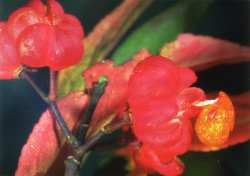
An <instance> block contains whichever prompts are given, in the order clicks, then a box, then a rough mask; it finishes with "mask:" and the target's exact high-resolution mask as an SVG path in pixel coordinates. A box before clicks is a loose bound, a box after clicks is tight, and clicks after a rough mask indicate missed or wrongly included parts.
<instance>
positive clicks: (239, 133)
mask: <svg viewBox="0 0 250 176" xmlns="http://www.w3.org/2000/svg"><path fill="white" fill-rule="evenodd" d="M249 100H250V92H247V93H243V94H241V95H238V96H232V101H233V105H234V107H235V113H236V124H235V127H234V130H233V131H232V133H231V135H230V137H229V140H228V141H227V142H226V143H225V144H224V145H223V146H221V147H210V146H207V145H204V144H201V143H200V142H199V140H198V139H197V138H194V140H193V144H192V147H191V150H193V151H203V152H208V151H214V150H220V149H223V148H227V147H229V146H232V145H236V144H239V143H243V142H246V141H248V140H249V139H250V101H249Z"/></svg>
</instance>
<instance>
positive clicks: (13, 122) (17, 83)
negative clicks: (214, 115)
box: [0, 0, 250, 176]
mask: <svg viewBox="0 0 250 176" xmlns="http://www.w3.org/2000/svg"><path fill="white" fill-rule="evenodd" d="M60 2H61V3H62V5H63V7H64V8H65V11H67V12H70V13H72V14H74V15H76V16H77V17H78V18H79V19H80V20H81V22H82V24H84V28H85V32H86V34H88V33H89V32H90V31H91V29H93V27H94V25H95V24H96V23H97V22H98V21H99V20H100V19H101V18H102V17H103V16H105V15H106V14H107V13H108V12H110V11H111V10H112V9H113V8H114V7H116V6H117V5H118V4H119V3H120V2H121V0H106V1H104V0H102V1H100V0H71V1H69V0H61V1H60ZM204 2H206V0H197V5H200V4H201V3H204ZM25 3H27V0H0V20H1V21H2V20H6V19H7V17H8V16H9V14H10V13H11V12H12V11H13V10H15V9H16V8H18V7H20V6H22V5H23V4H25ZM175 3H176V1H174V0H155V2H154V3H153V4H152V6H150V7H149V8H148V9H147V10H146V11H145V13H144V14H143V15H142V16H141V17H140V18H139V20H138V22H136V24H135V25H133V26H132V28H131V29H130V30H129V32H128V33H127V34H126V36H128V35H129V34H130V33H132V32H133V31H134V30H135V29H137V28H138V27H139V26H140V25H141V24H143V23H145V22H146V21H148V20H149V19H150V18H151V17H153V16H155V15H157V14H159V13H161V12H163V11H165V10H166V9H167V8H169V7H170V6H172V5H174V4H175ZM249 20H250V1H248V0H214V2H213V3H212V4H211V5H210V6H209V8H208V9H207V11H206V12H205V14H204V15H203V16H202V17H201V18H200V21H199V22H198V23H197V24H196V25H195V27H193V28H192V29H189V30H188V31H186V32H192V33H195V34H204V35H210V36H214V37H218V38H221V39H225V40H229V41H233V42H237V43H240V44H242V45H248V46H249V45H250V23H249ZM166 32H167V31H166ZM126 36H125V37H124V38H126ZM122 41H123V40H122ZM122 41H121V42H120V44H122ZM47 76H48V71H47V70H46V69H42V70H41V71H39V72H38V73H35V74H34V78H35V80H36V81H37V82H38V84H39V85H40V86H41V87H42V88H43V89H44V90H48V78H47ZM215 76H216V77H215ZM198 77H199V81H198V83H197V86H199V87H202V88H203V89H205V90H206V91H219V90H225V91H226V92H229V93H231V94H237V93H240V92H243V91H246V90H249V89H250V64H249V63H242V64H236V65H223V66H218V67H214V68H212V69H209V70H206V71H203V72H199V73H198ZM45 108H46V105H45V104H44V103H43V102H42V101H41V99H40V98H39V97H38V96H37V95H36V93H35V92H34V91H33V90H32V89H31V88H30V86H29V85H28V84H27V83H26V82H25V81H22V80H11V81H0V176H9V175H13V174H14V171H15V168H16V164H17V161H18V156H19V154H20V151H21V148H22V146H23V145H24V144H25V142H26V140H27V137H28V135H29V133H30V132H31V130H32V128H33V125H34V124H35V123H36V122H37V120H38V118H39V116H40V114H41V113H42V112H43V111H44V110H45ZM98 157H100V156H97V157H96V158H98ZM96 158H91V159H92V161H96V160H97V159H96ZM182 158H183V160H184V162H185V163H186V166H187V170H186V173H185V174H184V176H188V175H190V176H191V175H192V176H196V175H197V176H198V175H200V174H201V173H202V175H207V176H219V175H220V176H249V175H250V142H248V143H244V144H241V145H237V146H234V147H231V148H228V149H226V150H223V151H220V152H211V153H188V154H186V155H184V156H183V157H182ZM92 163H93V162H92ZM102 163H104V164H97V165H98V169H96V168H95V167H93V166H86V167H89V170H88V172H85V174H84V175H85V176H87V175H89V176H90V175H96V176H98V175H125V174H126V173H127V172H126V168H125V167H124V165H125V160H123V159H121V158H113V159H110V160H109V161H108V162H107V161H106V162H102ZM105 163H106V164H105ZM107 163H109V164H107ZM94 170H95V171H94Z"/></svg>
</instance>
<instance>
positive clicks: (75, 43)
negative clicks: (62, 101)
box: [0, 0, 84, 79]
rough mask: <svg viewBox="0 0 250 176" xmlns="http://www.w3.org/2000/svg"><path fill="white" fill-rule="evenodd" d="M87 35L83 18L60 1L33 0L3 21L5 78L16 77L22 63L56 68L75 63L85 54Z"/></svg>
mask: <svg viewBox="0 0 250 176" xmlns="http://www.w3.org/2000/svg"><path fill="white" fill-rule="evenodd" d="M83 37H84V33H83V29H82V26H81V24H80V22H79V21H78V20H77V18H76V17H74V16H72V15H70V14H67V13H64V11H63V8H62V7H61V5H60V4H59V3H58V2H57V1H55V0H49V1H48V4H47V5H44V4H43V3H42V2H41V1H40V0H32V1H30V2H29V3H28V4H27V5H26V6H24V7H22V8H20V9H17V10H16V11H15V12H13V13H12V14H11V15H10V17H9V18H8V21H7V22H2V23H1V25H0V38H1V39H0V40H1V41H0V42H1V43H0V44H1V45H0V46H1V48H0V63H1V65H0V67H1V78H2V79H10V78H15V77H16V76H17V75H16V74H17V73H16V70H18V68H19V67H20V66H21V65H25V66H28V67H32V68H39V67H45V66H48V67H49V68H50V69H52V70H61V69H64V68H66V67H69V66H71V65H74V64H76V63H78V62H79V61H80V59H81V56H82V55H83V43H82V39H83Z"/></svg>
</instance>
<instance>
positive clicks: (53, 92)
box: [49, 70, 57, 101]
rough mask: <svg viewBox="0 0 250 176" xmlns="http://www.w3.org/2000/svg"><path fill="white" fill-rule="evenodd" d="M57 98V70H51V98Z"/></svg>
mask: <svg viewBox="0 0 250 176" xmlns="http://www.w3.org/2000/svg"><path fill="white" fill-rule="evenodd" d="M56 98H57V71H53V70H50V89H49V99H50V100H53V101H54V100H56Z"/></svg>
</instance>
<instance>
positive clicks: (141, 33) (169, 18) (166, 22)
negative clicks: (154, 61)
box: [111, 0, 212, 64]
mask: <svg viewBox="0 0 250 176" xmlns="http://www.w3.org/2000/svg"><path fill="white" fill-rule="evenodd" d="M211 2H212V0H207V1H203V2H202V3H201V2H198V1H197V0H183V1H180V2H179V3H177V4H176V5H175V6H173V7H171V8H170V9H169V8H168V9H167V10H165V11H163V12H162V13H161V14H159V15H158V16H156V17H153V18H152V19H150V20H149V21H148V22H146V23H145V24H144V25H142V26H141V27H140V28H138V29H137V30H135V31H134V32H133V33H132V34H131V35H129V36H128V38H127V39H126V40H125V41H124V42H123V43H122V44H121V46H120V47H119V48H118V49H117V50H116V51H115V52H114V54H113V55H112V57H111V58H113V60H114V61H115V62H116V63H117V64H121V63H123V62H124V61H126V60H128V59H130V58H131V57H132V56H133V54H134V53H135V52H137V51H138V50H139V49H141V48H146V49H148V50H149V51H150V52H152V53H153V54H157V53H158V50H159V49H160V47H162V46H163V44H165V43H166V42H169V41H172V40H173V39H175V38H176V36H177V35H178V34H179V33H181V32H184V31H187V30H188V29H190V28H191V27H192V26H193V24H195V23H196V22H197V19H199V17H200V16H201V15H202V14H203V13H204V11H205V10H206V9H207V7H208V6H209V4H211Z"/></svg>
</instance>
